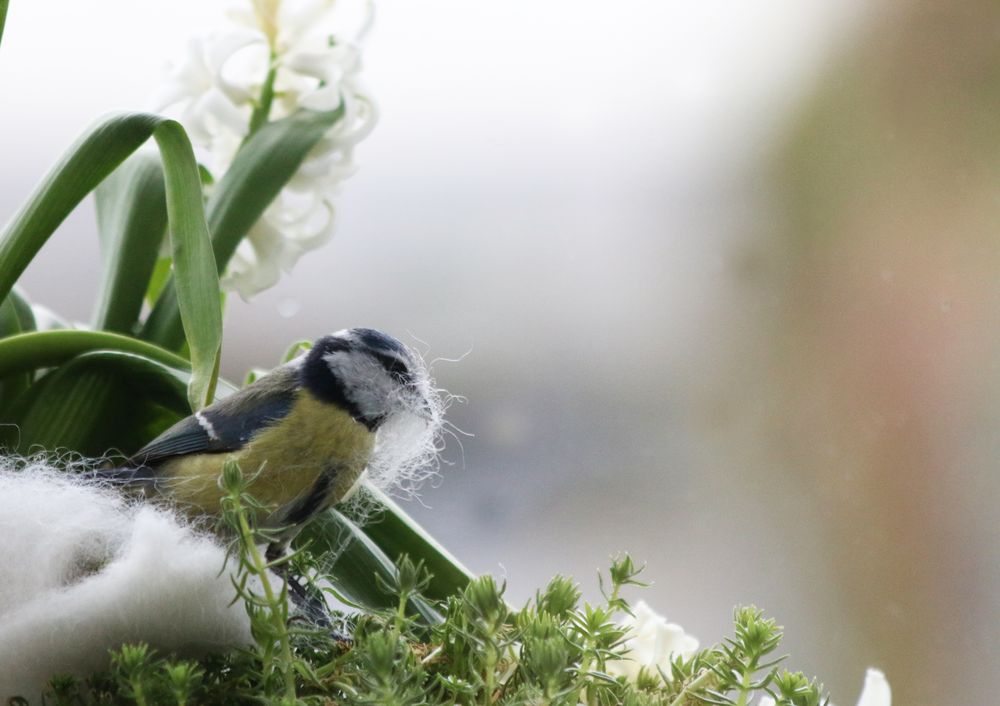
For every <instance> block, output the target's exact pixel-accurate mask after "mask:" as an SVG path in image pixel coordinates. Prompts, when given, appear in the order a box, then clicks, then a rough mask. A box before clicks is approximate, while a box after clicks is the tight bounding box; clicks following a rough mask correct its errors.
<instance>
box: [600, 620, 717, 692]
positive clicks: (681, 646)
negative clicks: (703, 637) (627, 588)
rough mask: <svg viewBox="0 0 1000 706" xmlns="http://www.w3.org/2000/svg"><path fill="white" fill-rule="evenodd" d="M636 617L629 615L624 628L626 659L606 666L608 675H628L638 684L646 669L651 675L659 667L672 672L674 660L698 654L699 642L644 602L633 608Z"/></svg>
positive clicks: (611, 662) (612, 661)
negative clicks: (671, 665) (672, 661)
mask: <svg viewBox="0 0 1000 706" xmlns="http://www.w3.org/2000/svg"><path fill="white" fill-rule="evenodd" d="M632 612H633V613H634V615H631V616H628V617H627V618H626V619H625V620H624V621H623V622H622V626H623V627H625V628H626V631H627V637H626V638H625V647H627V648H628V653H627V655H626V658H625V659H621V660H611V661H609V662H608V663H607V671H608V674H611V675H612V676H625V677H628V679H629V680H631V681H633V682H634V681H635V680H636V679H638V677H639V671H640V670H642V669H643V668H645V669H646V671H647V672H651V673H652V674H656V673H657V667H659V668H661V669H663V671H664V672H666V673H667V674H669V673H670V661H671V660H672V659H674V658H675V657H678V656H680V657H684V658H688V657H690V656H691V655H693V654H694V653H695V652H697V651H698V640H697V639H695V638H694V637H692V636H691V635H688V634H687V633H686V632H684V628H682V627H681V626H680V625H677V624H676V623H668V622H667V619H666V618H664V617H663V616H662V615H660V614H659V613H657V612H656V611H655V610H653V609H652V608H650V607H649V606H648V605H647V604H646V602H645V601H639V602H638V603H636V605H635V606H633V608H632Z"/></svg>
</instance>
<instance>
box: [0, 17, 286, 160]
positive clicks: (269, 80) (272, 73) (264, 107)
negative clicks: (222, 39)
mask: <svg viewBox="0 0 1000 706" xmlns="http://www.w3.org/2000/svg"><path fill="white" fill-rule="evenodd" d="M0 1H2V0H0ZM277 61H278V57H277V55H276V54H275V53H274V51H273V50H272V51H271V57H270V60H269V65H270V68H269V69H268V70H267V76H266V77H264V85H263V86H262V87H261V89H260V100H259V101H258V102H257V107H255V108H254V109H253V114H251V115H250V127H249V129H248V130H247V136H246V137H244V138H243V142H246V141H247V140H249V139H250V136H251V135H253V134H254V133H255V132H257V130H258V129H260V127H261V126H262V125H264V124H265V123H266V122H267V119H268V118H269V117H270V116H271V105H272V104H273V103H274V79H275V77H276V76H277V74H278V64H277Z"/></svg>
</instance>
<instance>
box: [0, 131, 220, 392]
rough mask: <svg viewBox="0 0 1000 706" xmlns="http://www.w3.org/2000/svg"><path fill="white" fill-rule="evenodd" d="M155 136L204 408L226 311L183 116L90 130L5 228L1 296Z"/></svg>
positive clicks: (184, 328) (194, 383) (183, 315)
mask: <svg viewBox="0 0 1000 706" xmlns="http://www.w3.org/2000/svg"><path fill="white" fill-rule="evenodd" d="M151 136H152V137H154V138H155V139H156V142H157V145H158V146H159V148H160V156H161V159H162V164H163V175H164V184H165V192H166V207H167V217H168V222H169V226H170V240H171V249H172V256H173V266H174V273H175V280H176V283H177V286H176V288H175V290H172V292H173V294H172V296H171V299H174V300H175V301H174V306H175V307H176V308H177V311H178V321H179V327H180V331H181V332H182V337H183V336H186V337H187V340H186V344H187V346H188V350H189V351H190V357H191V366H192V375H191V384H190V389H189V391H188V398H189V400H190V403H191V408H192V409H198V408H200V407H202V406H204V405H205V404H206V403H207V401H208V400H209V399H211V397H212V391H213V387H214V385H215V380H216V377H217V375H218V364H219V353H220V348H221V342H222V311H221V307H220V304H219V296H218V293H219V278H218V270H217V268H216V266H215V262H214V255H213V250H212V246H211V242H210V240H209V235H208V226H207V225H206V223H205V211H204V205H203V202H202V195H201V177H200V173H199V171H198V165H197V163H196V162H195V158H194V152H193V150H192V148H191V142H190V140H188V138H187V134H186V133H185V132H184V128H182V127H181V125H180V123H177V122H176V121H173V120H168V119H165V118H161V117H159V116H156V115H149V114H145V113H129V114H123V115H116V116H112V117H110V118H107V119H105V120H103V121H102V122H100V123H98V124H97V125H96V126H95V127H93V128H91V129H90V130H88V131H87V132H86V133H84V135H83V136H82V137H81V138H80V139H79V140H77V142H76V144H74V145H73V147H71V148H70V150H69V151H68V152H67V153H66V155H65V156H64V157H63V159H62V160H61V161H60V162H59V163H58V164H57V165H56V166H55V167H54V168H53V169H52V170H51V171H50V172H49V174H48V175H47V176H46V177H45V179H44V180H43V181H42V183H41V184H40V185H39V186H38V187H37V188H36V189H35V191H34V193H33V194H32V196H31V198H30V199H28V202H27V203H26V204H25V205H24V207H23V208H22V209H21V211H19V212H18V213H17V215H15V216H14V218H13V219H12V220H11V222H10V223H9V224H8V225H7V226H6V227H5V228H4V230H3V233H2V235H0V300H2V299H3V298H4V297H6V296H7V294H8V293H9V292H10V289H11V287H12V286H13V285H14V283H15V282H16V281H17V279H18V277H20V276H21V273H22V272H23V271H24V269H25V268H26V267H27V266H28V263H30V262H31V260H32V259H33V258H34V256H35V254H36V253H37V252H38V250H39V249H41V247H42V246H43V245H44V244H45V242H46V241H47V240H48V239H49V237H50V236H51V235H52V233H53V232H55V230H56V228H58V227H59V225H60V224H61V223H62V222H63V220H65V218H66V216H68V215H69V213H70V212H71V211H72V210H73V209H74V208H76V206H77V204H79V203H80V201H81V200H82V199H83V198H84V197H85V196H86V195H87V194H88V193H90V192H91V191H93V190H94V188H95V187H96V186H97V185H98V184H99V183H100V182H101V181H102V180H103V179H104V178H105V177H107V176H108V175H109V174H110V173H111V172H112V171H114V170H115V169H116V168H117V167H118V166H119V165H120V164H121V163H122V162H123V161H124V160H125V159H126V158H127V157H128V156H129V155H130V154H132V153H133V152H134V151H135V150H136V149H138V147H139V146H140V145H141V144H142V143H143V142H145V141H146V140H147V139H149V137H151ZM178 347H179V346H178Z"/></svg>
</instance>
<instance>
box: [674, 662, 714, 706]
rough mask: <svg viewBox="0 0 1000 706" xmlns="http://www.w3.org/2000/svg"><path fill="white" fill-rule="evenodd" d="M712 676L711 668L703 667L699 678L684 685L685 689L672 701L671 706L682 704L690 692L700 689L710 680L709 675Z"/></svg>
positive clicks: (680, 705)
mask: <svg viewBox="0 0 1000 706" xmlns="http://www.w3.org/2000/svg"><path fill="white" fill-rule="evenodd" d="M711 676H712V670H711V669H703V670H702V671H701V674H699V675H698V678H697V679H695V680H694V681H692V682H691V683H690V684H688V685H687V686H685V687H684V689H683V690H682V691H681V693H679V694H678V695H677V698H676V699H674V700H673V701H671V702H670V704H669V706H682V705H683V703H684V699H685V698H686V697H687V695H688V694H690V693H691V692H693V691H694V690H695V689H699V688H701V687H702V686H704V684H705V682H707V681H708V679H709V677H711Z"/></svg>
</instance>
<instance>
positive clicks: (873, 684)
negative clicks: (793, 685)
mask: <svg viewBox="0 0 1000 706" xmlns="http://www.w3.org/2000/svg"><path fill="white" fill-rule="evenodd" d="M758 706H774V699H772V698H771V697H770V696H765V697H763V698H762V699H761V700H760V701H759V702H758ZM858 706H892V690H891V689H890V688H889V680H888V679H886V678H885V674H883V673H882V672H881V671H879V670H878V669H871V668H869V669H868V671H867V672H865V685H864V686H863V687H862V688H861V696H859V697H858Z"/></svg>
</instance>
